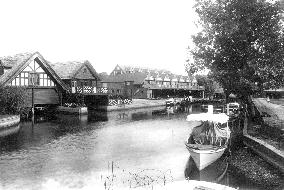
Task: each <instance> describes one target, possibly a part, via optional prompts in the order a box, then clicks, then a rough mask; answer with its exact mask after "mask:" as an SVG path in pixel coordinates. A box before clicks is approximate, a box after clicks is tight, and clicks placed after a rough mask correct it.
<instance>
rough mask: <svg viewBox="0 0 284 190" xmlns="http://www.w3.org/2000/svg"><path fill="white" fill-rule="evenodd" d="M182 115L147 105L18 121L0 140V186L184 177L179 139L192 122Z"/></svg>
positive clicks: (100, 184)
mask: <svg viewBox="0 0 284 190" xmlns="http://www.w3.org/2000/svg"><path fill="white" fill-rule="evenodd" d="M190 111H192V112H194V113H196V112H199V111H200V110H199V109H198V108H197V107H194V108H192V109H191V110H190ZM187 114H188V113H178V114H172V113H170V112H167V111H166V110H165V109H164V108H160V109H159V108H152V109H138V110H131V111H119V112H118V111H114V112H108V113H107V112H103V113H95V112H94V113H91V114H89V115H88V116H87V115H86V116H81V117H79V116H75V115H57V117H56V119H54V120H51V121H45V119H42V118H37V121H36V122H35V124H34V125H33V124H32V123H31V122H23V123H21V130H20V131H19V133H18V134H16V135H13V136H10V137H6V138H2V139H0V143H1V144H0V145H1V150H0V169H1V173H0V188H2V189H115V187H128V188H129V187H138V186H146V187H147V186H149V185H150V186H151V185H156V184H159V185H161V184H164V183H169V182H171V181H178V180H184V179H185V176H186V174H185V173H186V172H187V171H188V170H193V169H189V168H188V167H192V163H191V161H190V159H189V153H188V151H187V149H186V148H185V145H184V142H185V140H186V138H187V137H188V135H189V133H190V132H191V130H192V128H193V127H194V126H196V125H198V122H187V121H186V120H185V119H186V116H187ZM207 175H209V176H210V175H212V178H215V176H213V175H214V174H213V173H212V174H211V173H209V174H208V173H207ZM227 185H230V184H227Z"/></svg>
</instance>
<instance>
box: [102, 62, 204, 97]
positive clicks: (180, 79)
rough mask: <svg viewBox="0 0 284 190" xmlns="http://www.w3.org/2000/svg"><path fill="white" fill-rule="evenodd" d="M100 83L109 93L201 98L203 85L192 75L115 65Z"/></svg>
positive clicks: (134, 95)
mask: <svg viewBox="0 0 284 190" xmlns="http://www.w3.org/2000/svg"><path fill="white" fill-rule="evenodd" d="M102 85H103V86H105V87H107V88H108V89H109V93H110V94H111V95H124V96H128V97H131V98H148V99H152V98H166V97H168V96H177V97H184V96H189V95H190V96H193V97H199V98H202V97H203V96H204V87H202V86H198V84H197V81H196V79H195V78H194V77H192V78H190V77H188V76H182V75H176V74H173V73H171V72H170V71H167V70H162V69H160V70H159V69H149V68H141V67H132V66H122V65H116V67H115V68H114V70H113V71H112V72H111V73H110V75H109V76H104V77H103V79H102Z"/></svg>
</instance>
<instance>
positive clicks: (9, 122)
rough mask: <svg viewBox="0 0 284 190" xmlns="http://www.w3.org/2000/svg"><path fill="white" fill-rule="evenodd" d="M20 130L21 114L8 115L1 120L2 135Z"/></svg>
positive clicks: (0, 130) (0, 135) (0, 134)
mask: <svg viewBox="0 0 284 190" xmlns="http://www.w3.org/2000/svg"><path fill="white" fill-rule="evenodd" d="M19 130H20V116H8V117H5V118H2V119H1V120H0V137H5V136H8V135H12V134H15V133H17V132H18V131H19Z"/></svg>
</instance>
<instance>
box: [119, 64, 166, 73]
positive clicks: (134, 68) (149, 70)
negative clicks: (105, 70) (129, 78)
mask: <svg viewBox="0 0 284 190" xmlns="http://www.w3.org/2000/svg"><path fill="white" fill-rule="evenodd" d="M117 66H118V67H120V68H121V69H122V70H123V72H124V73H126V71H129V70H132V71H134V72H141V73H151V74H152V73H159V74H160V75H161V74H171V72H170V71H167V70H165V69H154V68H148V67H139V66H131V65H116V66H115V68H116V67H117Z"/></svg>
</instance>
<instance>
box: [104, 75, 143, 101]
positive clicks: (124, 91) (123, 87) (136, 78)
mask: <svg viewBox="0 0 284 190" xmlns="http://www.w3.org/2000/svg"><path fill="white" fill-rule="evenodd" d="M145 77H146V74H144V73H126V74H118V75H103V76H102V75H101V78H102V81H101V85H102V87H104V88H107V89H108V92H109V94H110V95H113V96H116V95H119V96H124V97H129V98H147V89H146V88H144V87H143V85H144V79H145Z"/></svg>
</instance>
